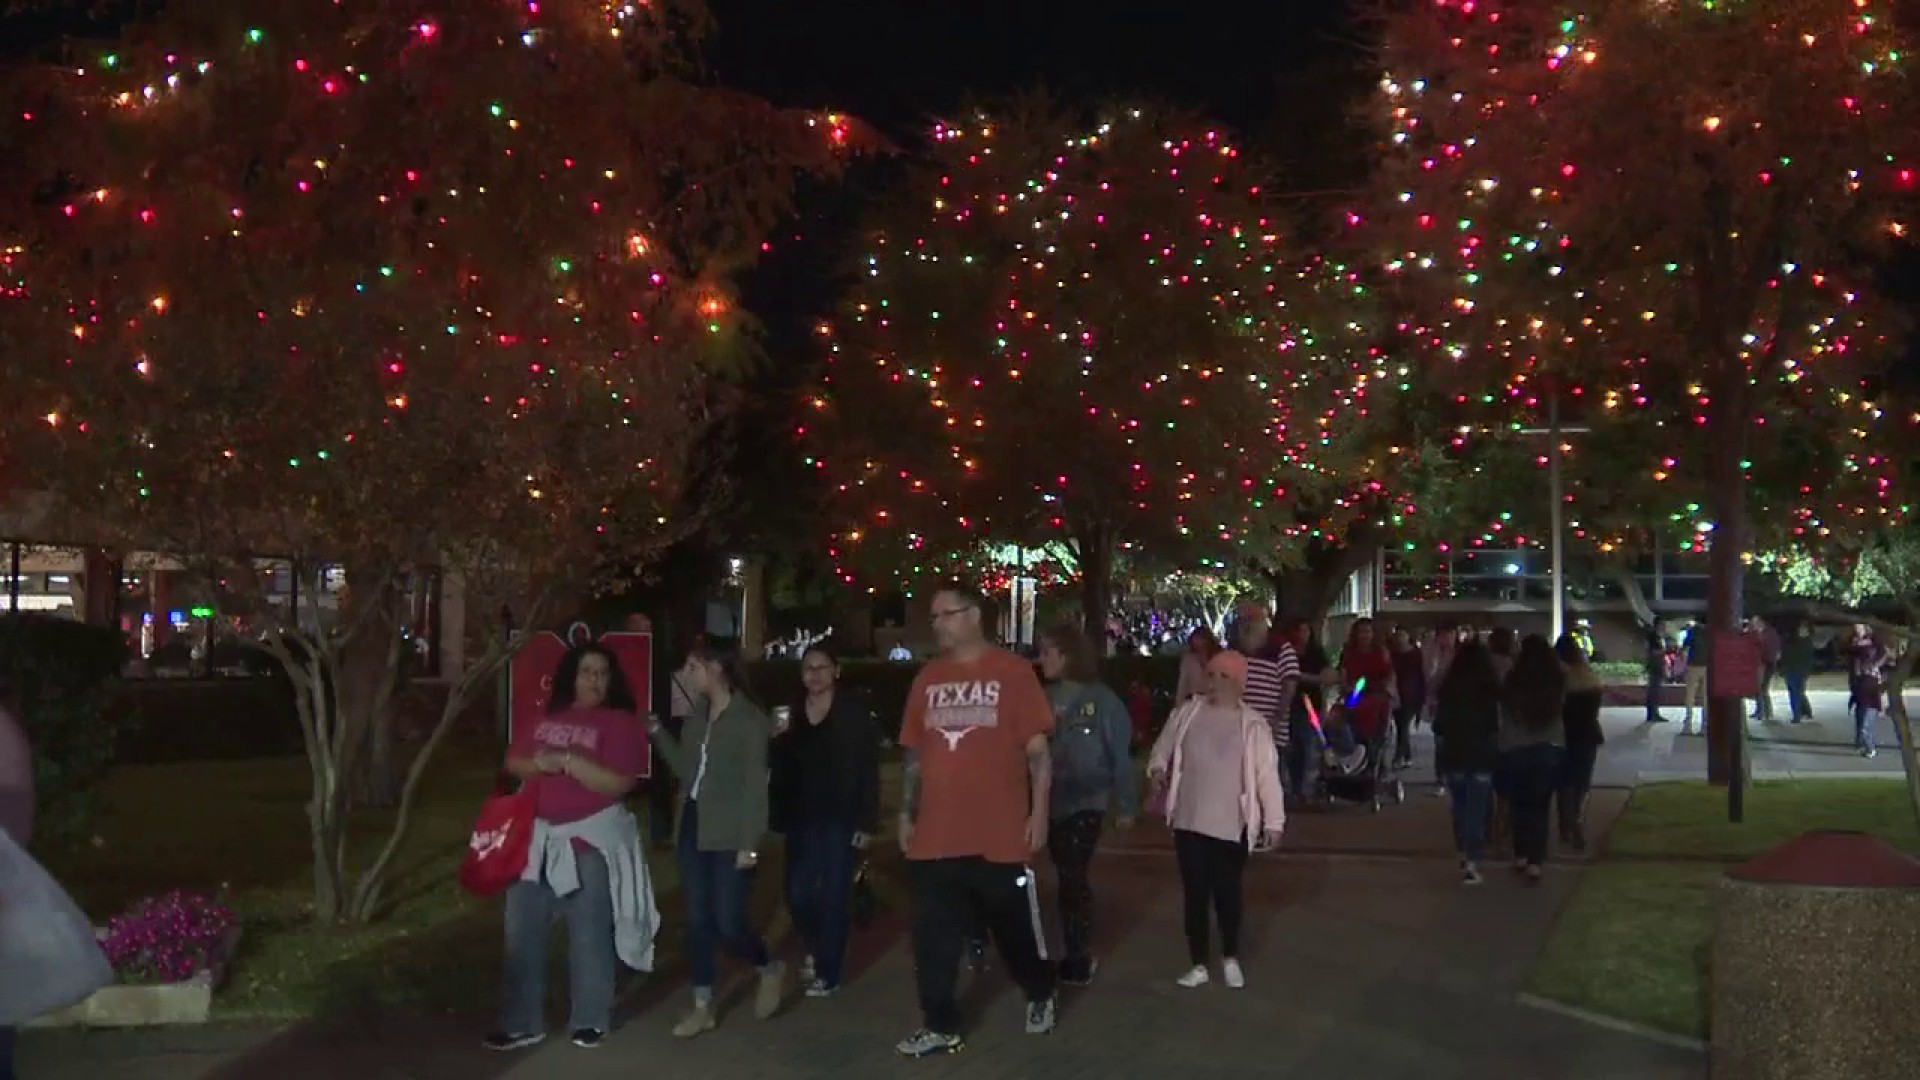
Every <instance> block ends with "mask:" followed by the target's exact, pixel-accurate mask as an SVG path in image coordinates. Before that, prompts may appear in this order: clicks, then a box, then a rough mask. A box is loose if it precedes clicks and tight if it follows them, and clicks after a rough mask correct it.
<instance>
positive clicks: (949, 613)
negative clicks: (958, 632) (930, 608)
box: [933, 604, 973, 622]
mask: <svg viewBox="0 0 1920 1080" xmlns="http://www.w3.org/2000/svg"><path fill="white" fill-rule="evenodd" d="M972 610H973V605H972V604H967V605H965V606H963V607H956V608H948V609H947V610H945V611H936V612H934V613H933V621H934V622H939V621H940V620H942V619H950V618H952V617H953V616H955V615H958V614H960V613H961V612H963V611H972Z"/></svg>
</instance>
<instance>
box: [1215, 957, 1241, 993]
mask: <svg viewBox="0 0 1920 1080" xmlns="http://www.w3.org/2000/svg"><path fill="white" fill-rule="evenodd" d="M1220 974H1221V976H1222V977H1223V978H1225V979H1226V981H1227V989H1229V990H1244V989H1246V987H1247V973H1246V972H1244V971H1241V970H1240V961H1238V960H1223V961H1221V962H1220Z"/></svg>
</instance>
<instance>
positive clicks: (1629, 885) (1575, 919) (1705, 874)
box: [1528, 778, 1920, 1038]
mask: <svg viewBox="0 0 1920 1080" xmlns="http://www.w3.org/2000/svg"><path fill="white" fill-rule="evenodd" d="M1726 816H1727V808H1726V791H1725V790H1724V789H1720V788H1710V787H1708V786H1707V785H1706V784H1704V783H1699V782H1686V783H1670V784H1649V785H1646V786H1643V787H1641V788H1639V789H1638V790H1636V791H1635V792H1634V794H1633V801H1632V802H1631V803H1630V804H1629V805H1628V807H1627V810H1626V813H1625V814H1624V815H1623V816H1622V817H1621V819H1620V821H1619V823H1618V824H1617V825H1615V826H1614V828H1613V832H1612V834H1611V836H1610V837H1609V839H1608V842H1607V849H1606V853H1605V855H1604V856H1603V857H1602V858H1601V860H1600V861H1599V862H1597V863H1596V864H1595V865H1593V866H1591V867H1588V868H1587V870H1586V871H1585V872H1584V873H1583V874H1582V875H1581V878H1580V886H1579V888H1578V889H1577V890H1576V891H1575V892H1574V895H1573V897H1572V899H1571V900H1569V901H1568V903H1567V907H1566V910H1564V911H1563V912H1561V914H1560V918H1559V921H1558V922H1557V923H1556V924H1555V927H1554V932H1553V936H1552V937H1551V938H1550V939H1548V942H1547V945H1546V948H1545V949H1543V950H1542V951H1541V954H1540V959H1539V961H1538V962H1537V964H1536V966H1535V968H1534V971H1533V975H1532V978H1531V979H1530V980H1529V982H1528V989H1529V990H1531V991H1532V992H1534V993H1536V994H1539V995H1541V996H1542V997H1548V998H1553V999H1554V1000H1557V1001H1562V1002H1565V1003H1567V1004H1569V1005H1575V1006H1578V1007H1580V1008H1584V1009H1591V1010H1593V1011H1595V1012H1600V1013H1606V1014H1609V1015H1612V1016H1617V1017H1620V1018H1622V1019H1626V1020H1632V1021H1635V1022H1637V1023H1641V1024H1645V1025H1647V1026H1649V1027H1653V1028H1657V1029H1659V1030H1662V1031H1670V1032H1673V1033H1675V1034H1680V1035H1689V1036H1694V1037H1697V1038H1705V1037H1706V1034H1707V989H1706V988H1707V954H1708V945H1709V943H1710V941H1711V940H1712V936H1713V895H1714V887H1715V882H1717V881H1718V880H1719V879H1720V878H1721V877H1722V876H1723V875H1724V874H1725V873H1726V872H1727V870H1728V869H1729V866H1730V864H1733V863H1737V862H1741V861H1744V860H1745V859H1748V858H1751V857H1752V856H1754V855H1757V854H1759V853H1760V852H1762V851H1765V850H1767V849H1769V848H1771V847H1773V846H1775V845H1776V844H1779V843H1781V842H1783V841H1785V840H1788V839H1790V838H1792V837H1794V836H1797V835H1798V834H1800V833H1801V832H1804V831H1807V830H1809V829H1857V830H1861V831H1864V832H1869V833H1873V834H1874V835H1877V836H1881V837H1884V838H1885V839H1886V840H1887V841H1889V842H1890V843H1892V844H1894V845H1895V846H1897V847H1900V848H1902V849H1904V850H1907V851H1916V852H1920V828H1916V826H1915V822H1914V818H1913V811H1912V809H1911V808H1910V806H1909V804H1908V803H1907V801H1906V789H1905V785H1904V782H1903V781H1902V780H1899V779H1897V778H1896V779H1889V780H1885V781H1881V780H1783V781H1765V782H1761V783H1758V784H1755V785H1754V787H1753V789H1752V790H1751V791H1750V792H1749V793H1748V797H1747V812H1746V818H1747V820H1746V822H1745V823H1744V824H1741V825H1729V824H1728V823H1727V820H1726Z"/></svg>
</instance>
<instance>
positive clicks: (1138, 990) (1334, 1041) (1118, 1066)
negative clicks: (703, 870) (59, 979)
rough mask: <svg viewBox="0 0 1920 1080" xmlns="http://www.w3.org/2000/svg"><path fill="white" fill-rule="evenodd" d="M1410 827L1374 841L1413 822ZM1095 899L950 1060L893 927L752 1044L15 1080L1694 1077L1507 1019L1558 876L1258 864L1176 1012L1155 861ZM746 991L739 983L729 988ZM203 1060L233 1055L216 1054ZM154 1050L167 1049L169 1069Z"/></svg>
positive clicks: (663, 1044) (1669, 1052)
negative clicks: (898, 1043)
mask: <svg viewBox="0 0 1920 1080" xmlns="http://www.w3.org/2000/svg"><path fill="white" fill-rule="evenodd" d="M1425 813H1426V811H1424V810H1422V809H1418V808H1409V809H1404V810H1400V811H1392V812H1387V813H1383V815H1381V818H1382V820H1385V821H1392V820H1393V819H1395V818H1400V817H1407V818H1411V817H1413V816H1416V815H1421V816H1424V814H1425ZM1095 866H1096V880H1097V882H1098V885H1099V887H1100V890H1101V901H1102V910H1101V920H1102V921H1101V924H1100V930H1099V936H1100V937H1101V939H1102V940H1103V941H1104V942H1105V945H1104V949H1103V951H1104V954H1105V959H1104V964H1103V967H1102V970H1101V974H1100V979H1099V982H1098V983H1097V984H1096V985H1095V986H1094V987H1092V988H1091V989H1088V990H1084V991H1078V992H1069V993H1068V994H1067V996H1066V997H1065V998H1064V1008H1063V1016H1062V1020H1061V1025H1060V1029H1059V1031H1058V1032H1057V1033H1055V1034H1054V1035H1051V1036H1047V1037H1029V1036H1027V1035H1024V1034H1022V1033H1021V1030H1020V1025H1021V1003H1020V1001H1019V1000H1018V995H1017V994H1015V993H1013V992H1012V991H1011V989H1010V988H1009V987H1008V986H1007V985H1006V984H1005V983H1004V982H1002V981H1001V980H1000V979H998V978H997V977H996V976H995V975H994V974H993V973H992V972H989V973H988V975H987V976H985V977H984V978H982V979H981V980H979V981H978V984H977V985H975V986H973V987H972V988H971V989H970V990H969V991H968V993H967V1000H968V1001H969V1013H970V1014H971V1015H973V1016H976V1017H978V1023H977V1025H976V1028H975V1030H974V1031H973V1033H972V1034H971V1036H970V1039H969V1045H968V1047H967V1049H966V1050H965V1051H964V1052H962V1053H961V1054H959V1055H956V1056H954V1057H951V1058H941V1059H937V1060H930V1061H922V1062H905V1061H901V1060H899V1059H897V1058H895V1057H894V1055H893V1053H892V1049H891V1047H892V1043H893V1041H894V1040H895V1039H897V1038H898V1037H900V1036H901V1035H903V1034H905V1033H906V1032H907V1031H908V1030H909V1029H911V1028H912V1027H914V1026H915V1025H916V1023H917V1016H916V1009H915V1007H914V992H913V973H912V963H911V959H910V957H909V955H908V953H907V950H906V948H905V946H904V942H903V940H902V939H903V933H904V925H903V921H902V920H901V918H899V917H898V916H897V915H896V916H895V917H893V918H891V919H889V920H886V921H885V922H884V923H883V924H882V925H879V926H876V927H875V928H873V929H872V930H871V931H870V932H869V933H868V934H866V935H865V936H864V937H863V940H862V942H861V946H860V949H859V953H860V955H859V957H858V961H857V964H856V968H855V970H856V972H857V974H856V975H855V976H854V977H853V978H852V980H851V982H850V984H849V985H848V986H847V988H846V989H845V990H843V991H842V993H841V995H840V996H839V997H837V998H834V999H832V1000H829V1001H825V1002H800V1003H796V1004H795V1005H793V1006H792V1007H791V1008H790V1010H789V1011H788V1012H787V1013H786V1014H784V1015H782V1016H780V1017H777V1018H775V1019H774V1020H771V1021H767V1022H764V1023H761V1022H756V1021H754V1020H753V1019H751V1017H750V1016H748V1015H747V1014H746V1011H745V1009H744V1008H743V1007H742V1006H741V1002H740V995H739V994H738V993H736V994H735V995H734V998H733V1001H732V1005H733V1009H732V1011H731V1012H730V1013H729V1014H728V1015H727V1016H726V1017H725V1019H724V1020H723V1022H722V1024H721V1027H720V1030H719V1031H717V1032H716V1033H714V1034H712V1035H710V1036H707V1037H705V1038H702V1039H699V1040H696V1041H693V1042H690V1043H689V1042H679V1041H676V1040H674V1039H673V1038H672V1037H671V1036H670V1035H669V1034H668V1030H667V1029H668V1027H669V1026H670V1025H671V1023H672V1020H673V1017H674V1015H675V1014H676V1012H677V1011H678V1009H679V1008H680V1007H681V1006H682V1004H683V990H682V988H681V986H680V983H681V981H682V980H681V979H680V978H679V977H678V976H677V974H675V973H668V974H666V975H665V976H664V977H663V978H662V979H661V980H659V981H657V982H656V983H654V984H653V985H648V986H643V987H642V989H641V990H640V992H639V994H638V995H637V996H636V997H635V999H634V1000H632V1001H631V1002H630V1003H629V1004H628V1006H627V1008H626V1009H625V1010H624V1015H623V1017H622V1022H621V1026H620V1027H619V1029H618V1030H617V1031H616V1032H615V1033H614V1034H613V1035H612V1036H611V1037H610V1038H609V1039H608V1041H607V1044H606V1045H605V1046H604V1047H603V1048H601V1049H599V1050H597V1051H592V1052H587V1051H582V1050H578V1049H576V1048H574V1047H572V1046H570V1045H565V1044H549V1045H545V1046H542V1047H539V1048H537V1049H535V1050H533V1051H529V1052H525V1053H523V1054H519V1055H494V1054H488V1053H486V1052H485V1051H483V1050H481V1049H479V1048H478V1046H477V1045H476V1042H475V1040H476V1038H477V1036H478V1035H479V1034H480V1032H481V1031H482V1030H483V1028H484V1026H485V1018H483V1017H464V1018H456V1017H442V1018H417V1017H409V1018H400V1017H385V1016H360V1017H352V1018H346V1019H342V1020H338V1021H335V1022H332V1023H329V1024H325V1025H308V1026H299V1027H295V1028H292V1029H289V1030H287V1031H285V1032H281V1033H278V1034H267V1033H261V1032H236V1031H231V1030H229V1031H224V1032H223V1031H221V1030H219V1029H212V1030H207V1031H203V1032H198V1033H180V1034H177V1035H168V1034H163V1033H124V1034H113V1033H96V1034H91V1035H80V1034H72V1033H42V1032H35V1033H32V1034H30V1035H28V1036H27V1037H26V1039H25V1042H24V1046H23V1052H22V1061H21V1066H22V1075H23V1076H25V1077H29V1078H31V1080H83V1078H85V1080H120V1078H127V1080H132V1078H134V1077H141V1078H145V1080H176V1078H179V1080H185V1078H187V1077H210V1078H216V1080H255V1078H258V1080H309V1078H311V1080H338V1078H343V1077H351V1078H354V1080H389V1078H392V1080H398V1078H415V1080H438V1078H445V1080H455V1078H458V1080H596V1078H602V1077H605V1078H612V1077H616V1076H618V1077H627V1076H632V1075H635V1074H636V1073H638V1072H647V1073H650V1074H653V1075H660V1076H667V1077H694V1076H726V1077H741V1078H746V1077H755V1078H769V1080H771V1078H801V1077H821V1078H826V1077H848V1078H864V1077H893V1076H907V1075H911V1076H938V1077H946V1076H964V1077H974V1078H980V1080H997V1078H1008V1080H1012V1078H1034V1077H1045V1078H1047V1080H1077V1078H1082V1077H1085V1078H1094V1077H1141V1078H1161V1077H1166V1076H1180V1077H1183V1078H1184V1077H1195V1078H1212V1077H1218V1078H1221V1080H1226V1078H1229V1077H1236V1078H1237V1077H1242V1076H1246V1075H1249V1074H1252V1075H1260V1076H1271V1077H1299V1078H1303V1080H1304V1078H1313V1080H1346V1078H1352V1080H1373V1078H1377V1077H1385V1076H1417V1077H1421V1078H1452V1077H1458V1078H1461V1080H1486V1078H1488V1077H1521V1078H1528V1080H1556V1078H1566V1080H1573V1078H1595V1080H1599V1078H1620V1080H1626V1078H1629V1077H1630V1078H1634V1080H1668V1078H1672V1080H1681V1078H1686V1080H1695V1078H1699V1077H1704V1076H1705V1074H1706V1069H1705V1058H1704V1057H1703V1056H1702V1055H1699V1054H1697V1053H1691V1052H1688V1051H1684V1050H1679V1049H1674V1048H1672V1047H1668V1046H1665V1045H1660V1044H1657V1043H1653V1042H1648V1041H1644V1040H1642V1039H1639V1038H1637V1037H1634V1036H1631V1035H1625V1034H1620V1033H1616V1032H1613V1031H1609V1030H1604V1029H1601V1028H1597V1027H1592V1026H1589V1025H1587V1024H1584V1023H1581V1022H1579V1021H1576V1020H1572V1019H1569V1018H1567V1017H1564V1016H1561V1015H1558V1014H1556V1013H1551V1012H1546V1011H1542V1010H1537V1009H1533V1008H1529V1007H1527V1006H1525V1005H1521V1004H1519V1003H1517V1002H1516V1001H1515V994H1516V992H1517V991H1518V990H1519V989H1520V987H1521V985H1522V983H1523V981H1524V979H1525V977H1526V973H1527V971H1528V970H1529V968H1530V967H1531V965H1532V963H1533V958H1534V956H1535V954H1536V952H1537V950H1538V948H1539V945H1540V943H1541V941H1542V940H1543V939H1544V938H1545V936H1546V933H1547V931H1548V929H1549V927H1550V924H1551V922H1552V920H1553V917H1554V914H1555V912H1557V911H1558V909H1559V907H1560V906H1561V904H1562V903H1563V902H1564V901H1565V899H1566V896H1567V893H1568V891H1569V890H1570V889H1571V887H1572V885H1573V881H1574V878H1575V876H1576V874H1575V871H1573V870H1571V869H1568V868H1564V867H1555V868H1553V869H1551V870H1549V872H1548V876H1547V880H1546V882H1545V884H1543V885H1541V886H1539V887H1533V888H1529V887H1527V886H1525V885H1522V884H1520V883H1518V882H1517V881H1515V880H1513V879H1511V878H1510V877H1509V876H1508V875H1506V874H1505V873H1503V872H1496V873H1495V874H1494V875H1492V876H1491V877H1490V879H1489V880H1488V882H1487V883H1486V884H1485V885H1482V886H1479V887H1477V888H1466V887H1463V886H1461V885H1459V884H1458V882H1457V880H1456V878H1455V875H1454V872H1453V869H1452V867H1451V865H1450V864H1448V863H1444V862H1438V861H1433V860H1416V859H1367V858H1342V859H1326V858H1315V857H1305V856H1297V855H1274V856H1266V857H1261V858H1259V859H1257V861H1256V864H1255V866H1254V867H1253V868H1252V869H1251V871H1250V874H1249V881H1248V906H1249V919H1248V921H1249V925H1248V928H1247V939H1248V940H1247V942H1246V944H1245V947H1244V948H1243V949H1242V953H1243V956H1244V958H1245V962H1246V965H1247V971H1248V980H1249V985H1248V988H1247V989H1246V990H1244V991H1239V992H1234V991H1229V990H1226V989H1225V988H1223V987H1222V986H1220V985H1219V984H1218V983H1217V982H1216V983H1215V984H1214V985H1212V986H1209V987H1206V988H1203V989H1201V990H1192V991H1190V990H1182V989H1179V988H1177V987H1175V986H1174V985H1173V981H1172V980H1173V977H1174V976H1175V975H1176V974H1178V973H1179V972H1180V971H1181V970H1183V968H1184V966H1185V957H1184V948H1183V946H1182V944H1181V942H1182V937H1181V932H1180V902H1179V896H1178V886H1177V883H1176V881H1175V873H1174V868H1173V865H1172V861H1171V859H1170V858H1168V857H1167V856H1166V855H1164V854H1163V853H1158V852H1146V853H1139V854H1128V853H1111V854H1108V855H1105V856H1103V857H1101V858H1100V859H1099V860H1098V861H1097V862H1096V864H1095ZM735 989H736V991H739V990H744V980H742V981H741V982H740V983H739V984H738V985H736V987H735ZM222 1040H231V1042H230V1044H229V1045H227V1046H225V1047H221V1046H220V1043H221V1041H222ZM169 1044H170V1045H169Z"/></svg>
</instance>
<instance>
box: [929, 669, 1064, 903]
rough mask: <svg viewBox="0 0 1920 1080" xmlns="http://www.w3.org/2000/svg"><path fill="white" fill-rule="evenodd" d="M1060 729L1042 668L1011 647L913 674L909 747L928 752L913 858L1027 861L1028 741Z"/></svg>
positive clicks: (1028, 805) (1029, 807)
mask: <svg viewBox="0 0 1920 1080" xmlns="http://www.w3.org/2000/svg"><path fill="white" fill-rule="evenodd" d="M1052 730H1053V706H1052V705H1050V704H1049V703H1048V701H1047V693H1046V691H1045V690H1044V689H1042V688H1041V686H1040V679H1039V677H1038V676H1036V675H1035V674H1034V671H1033V666H1032V665H1031V664H1029V663H1027V662H1026V661H1025V660H1022V659H1021V658H1020V657H1018V656H1016V655H1014V654H1013V653H1010V652H1008V651H1007V650H1005V649H993V650H991V651H989V652H987V653H985V654H984V655H982V656H981V657H980V658H979V659H977V660H974V661H973V662H972V663H962V662H960V661H958V660H952V659H948V658H945V657H942V658H940V659H936V660H933V661H930V662H929V663H928V664H927V666H925V667H923V668H921V669H920V675H919V677H918V678H916V679H914V680H913V690H912V692H911V693H909V694H908V695H907V715H906V718H905V720H904V721H903V722H902V723H901V725H900V745H901V746H904V747H906V748H907V749H910V750H915V751H918V752H919V754H920V784H921V787H920V818H919V820H918V821H917V822H916V823H915V824H914V828H913V842H912V843H911V844H910V845H908V848H907V858H909V859H957V858H967V857H975V856H977V857H980V858H984V859H986V860H987V861H988V862H995V863H1005V864H1012V865H1018V864H1021V863H1025V862H1026V861H1027V860H1028V859H1029V858H1030V857H1031V856H1032V852H1031V851H1030V850H1029V849H1028V847H1027V839H1026V833H1027V817H1028V814H1029V811H1030V809H1031V805H1030V804H1031V794H1030V793H1031V790H1032V789H1031V786H1030V782H1029V778H1028V775H1027V752H1026V747H1027V743H1029V742H1031V741H1032V740H1033V737H1034V736H1035V735H1045V734H1047V733H1049V732H1051V731H1052Z"/></svg>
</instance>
